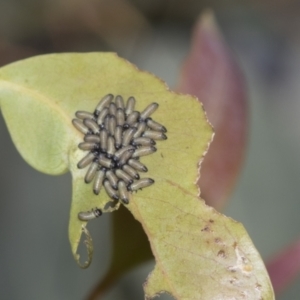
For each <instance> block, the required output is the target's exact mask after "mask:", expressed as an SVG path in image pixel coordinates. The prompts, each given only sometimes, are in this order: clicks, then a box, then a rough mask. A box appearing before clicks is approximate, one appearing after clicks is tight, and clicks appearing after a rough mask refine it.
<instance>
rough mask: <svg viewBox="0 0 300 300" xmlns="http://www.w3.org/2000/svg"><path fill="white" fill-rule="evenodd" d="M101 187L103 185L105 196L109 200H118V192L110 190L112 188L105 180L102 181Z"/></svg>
mask: <svg viewBox="0 0 300 300" xmlns="http://www.w3.org/2000/svg"><path fill="white" fill-rule="evenodd" d="M103 185H104V188H105V190H106V193H107V195H108V196H109V197H110V198H112V199H114V200H118V199H119V195H118V192H117V191H116V190H115V189H113V188H112V186H111V185H110V183H109V181H108V179H105V180H104V183H103Z"/></svg>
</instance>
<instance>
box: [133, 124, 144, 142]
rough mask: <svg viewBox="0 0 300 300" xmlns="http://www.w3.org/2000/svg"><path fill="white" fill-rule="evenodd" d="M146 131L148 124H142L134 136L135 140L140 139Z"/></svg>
mask: <svg viewBox="0 0 300 300" xmlns="http://www.w3.org/2000/svg"><path fill="white" fill-rule="evenodd" d="M145 129H146V123H145V122H140V123H139V125H138V127H137V130H136V132H135V133H134V134H133V138H134V139H135V138H138V137H140V136H141V135H142V134H143V133H144V131H145Z"/></svg>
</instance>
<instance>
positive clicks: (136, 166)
mask: <svg viewBox="0 0 300 300" xmlns="http://www.w3.org/2000/svg"><path fill="white" fill-rule="evenodd" d="M128 165H129V166H130V167H132V168H134V169H136V170H137V171H139V172H147V171H148V169H147V167H146V166H145V165H143V164H142V163H141V162H140V161H138V160H137V159H129V160H128Z"/></svg>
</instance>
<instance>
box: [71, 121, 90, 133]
mask: <svg viewBox="0 0 300 300" xmlns="http://www.w3.org/2000/svg"><path fill="white" fill-rule="evenodd" d="M72 124H73V125H74V127H75V128H76V129H77V130H79V131H80V132H81V133H83V134H88V133H90V132H91V130H90V129H89V128H88V127H86V126H85V125H84V124H83V122H82V121H81V120H78V119H73V120H72Z"/></svg>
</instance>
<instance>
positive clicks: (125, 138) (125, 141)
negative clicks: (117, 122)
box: [122, 128, 136, 146]
mask: <svg viewBox="0 0 300 300" xmlns="http://www.w3.org/2000/svg"><path fill="white" fill-rule="evenodd" d="M135 132H136V128H129V129H127V130H125V132H124V133H123V138H122V146H128V145H129V143H130V141H131V139H132V137H133V135H134V133H135Z"/></svg>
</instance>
